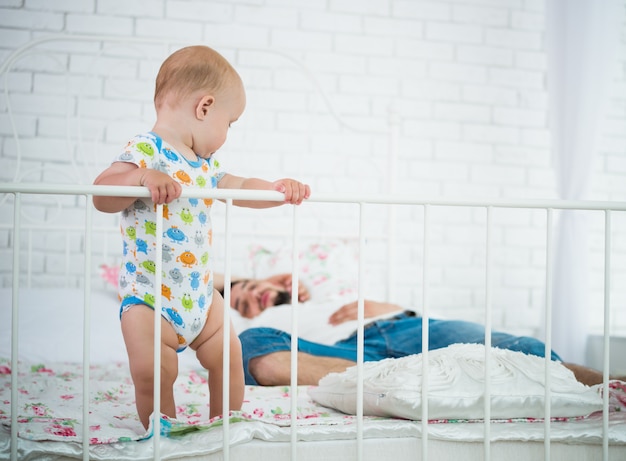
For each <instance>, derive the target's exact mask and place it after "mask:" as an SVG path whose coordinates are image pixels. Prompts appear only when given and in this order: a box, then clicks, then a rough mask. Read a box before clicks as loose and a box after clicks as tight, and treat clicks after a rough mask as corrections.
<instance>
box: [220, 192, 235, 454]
mask: <svg viewBox="0 0 626 461" xmlns="http://www.w3.org/2000/svg"><path fill="white" fill-rule="evenodd" d="M232 208H233V199H232V198H229V199H226V210H225V216H224V233H225V234H226V235H225V236H224V243H225V245H226V248H225V252H224V259H225V261H224V264H225V267H224V325H223V331H224V333H223V340H224V343H223V346H222V350H223V358H222V422H223V425H222V431H223V432H222V433H223V437H222V450H223V454H224V457H223V459H224V461H228V460H229V459H230V306H231V302H230V280H231V271H232V268H231V259H232V231H231V226H230V221H231V215H232Z"/></svg>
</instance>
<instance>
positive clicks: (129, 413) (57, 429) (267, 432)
mask: <svg viewBox="0 0 626 461" xmlns="http://www.w3.org/2000/svg"><path fill="white" fill-rule="evenodd" d="M18 377H19V378H18V387H19V388H18V395H19V397H18V412H19V414H18V425H19V427H18V436H19V437H20V438H23V439H28V440H31V441H64V442H77V443H80V442H81V441H82V433H83V429H84V427H85V424H83V422H82V419H83V410H82V403H83V395H82V393H83V390H82V388H83V373H82V364H76V363H48V364H43V363H20V364H19V369H18ZM89 378H90V381H89V382H90V386H89V387H90V389H89V392H90V398H89V401H90V409H89V422H88V430H89V437H90V443H91V444H92V445H102V444H119V443H124V442H129V443H131V442H133V441H141V440H145V439H148V438H150V436H151V430H148V431H146V430H144V428H143V427H142V426H141V424H140V423H139V421H138V419H137V416H136V410H135V404H134V390H133V386H132V383H131V380H130V374H129V371H128V367H127V364H125V363H111V364H106V365H97V366H91V367H90V370H89ZM206 378H207V376H206V372H205V371H204V370H196V369H187V370H184V371H182V372H181V373H180V375H179V377H178V380H177V381H176V385H175V395H176V399H177V419H176V420H171V419H168V418H166V417H162V418H161V429H162V433H163V435H164V436H165V437H167V438H172V439H175V438H180V437H183V438H184V437H185V436H186V435H187V434H189V433H192V432H193V433H197V432H204V433H207V434H210V433H212V432H215V433H217V432H220V431H221V428H222V426H223V421H222V419H221V418H214V419H210V418H209V416H208V415H209V409H208V395H207V393H208V386H207V382H206ZM597 390H598V392H601V391H602V388H601V386H598V387H597ZM290 408H291V395H290V388H289V387H258V386H248V387H247V388H246V398H245V402H244V405H243V408H242V410H241V411H240V412H233V413H231V415H230V422H231V427H232V428H233V435H234V439H233V442H234V443H239V442H245V441H246V440H251V439H253V438H257V439H263V440H274V441H288V440H290V434H291V416H290ZM10 411H11V363H10V361H9V360H8V359H4V358H0V422H1V423H2V426H3V427H4V431H3V432H5V433H7V434H8V432H9V430H8V429H9V427H10V424H11V415H10ZM297 411H298V415H297V418H298V420H297V427H298V439H299V440H330V439H346V438H353V437H354V434H355V433H356V427H357V419H356V417H355V416H352V415H346V414H343V413H340V412H338V411H336V410H333V409H329V408H325V407H322V406H320V405H318V404H316V403H315V402H314V401H313V400H311V399H310V398H309V396H308V394H307V387H304V386H301V387H299V388H298V396H297ZM609 411H610V441H611V443H618V444H626V383H624V382H621V381H612V382H611V383H610V404H609ZM492 423H493V424H492V429H491V435H492V437H493V438H494V440H498V439H500V440H505V439H509V440H510V439H514V440H542V438H543V434H544V425H543V422H542V421H541V420H536V419H517V420H496V421H492ZM363 424H364V436H365V437H416V436H419V434H420V432H421V422H419V421H405V420H398V419H388V418H380V417H365V419H364V423H363ZM482 426H483V425H482V421H468V420H436V421H431V424H429V426H428V427H429V437H434V438H442V439H449V438H454V439H456V440H466V441H478V440H482V436H483V434H484V429H483V427H482ZM551 431H552V437H553V440H560V441H568V440H569V441H576V442H578V443H581V442H588V443H600V441H601V437H602V414H601V412H600V413H594V414H592V415H589V416H586V417H577V418H567V419H562V418H561V419H559V420H554V421H553V422H552V423H551ZM215 435H217V434H215ZM211 439H213V440H214V445H215V446H209V445H205V447H206V450H207V452H210V451H215V450H219V449H220V448H221V447H222V443H223V442H222V440H221V436H220V437H217V436H212V437H211Z"/></svg>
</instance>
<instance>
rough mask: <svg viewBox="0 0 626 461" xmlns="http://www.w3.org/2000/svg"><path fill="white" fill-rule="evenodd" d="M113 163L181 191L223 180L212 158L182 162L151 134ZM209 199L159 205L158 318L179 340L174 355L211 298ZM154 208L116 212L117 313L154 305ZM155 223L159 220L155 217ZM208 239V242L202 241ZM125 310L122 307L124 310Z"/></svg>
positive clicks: (146, 204)
mask: <svg viewBox="0 0 626 461" xmlns="http://www.w3.org/2000/svg"><path fill="white" fill-rule="evenodd" d="M115 160H116V161H123V162H130V163H134V164H135V165H137V166H139V167H146V168H152V169H154V170H157V171H160V172H162V173H164V174H167V175H168V176H169V177H170V178H173V179H174V180H175V181H177V182H179V183H180V184H181V185H182V186H183V187H187V186H194V185H196V186H199V187H206V188H214V187H217V183H218V181H219V179H220V178H221V176H222V175H223V173H222V171H221V168H220V167H219V164H218V163H217V161H215V159H213V158H211V159H197V160H194V161H192V160H185V159H184V157H183V156H182V155H181V154H180V153H179V152H177V151H176V149H174V148H173V147H172V146H170V145H168V144H167V143H166V142H165V141H164V140H162V139H161V138H160V137H159V136H157V135H156V134H155V133H151V132H149V133H145V134H141V135H138V136H136V137H135V138H133V139H132V140H131V141H130V142H129V143H128V145H127V146H126V148H125V149H124V150H123V152H122V153H121V155H118V156H117V158H116V159H115ZM212 204H213V200H212V199H203V198H196V197H186V198H177V199H174V200H173V201H171V202H169V203H167V204H164V205H163V206H162V210H163V211H162V213H163V214H162V217H163V220H164V223H167V224H166V225H164V227H163V230H162V231H161V233H162V235H163V243H162V247H161V248H162V252H161V255H162V262H163V274H162V275H163V280H162V281H161V293H160V296H161V300H162V306H163V309H164V310H163V316H164V318H165V319H167V320H169V322H170V323H171V325H172V326H173V327H174V329H175V331H176V334H177V335H178V337H179V343H180V347H179V350H182V349H184V348H185V347H187V345H188V344H189V343H191V342H192V341H193V340H194V339H195V337H196V336H197V334H198V333H199V332H200V331H201V330H202V328H203V326H204V322H205V321H206V317H207V311H208V309H209V308H210V306H211V301H212V295H213V288H212V286H213V277H212V273H211V271H210V270H209V259H210V258H209V255H210V254H211V251H210V246H211V237H212V231H211V219H210V214H209V213H210V211H211V206H212ZM156 211H157V206H156V205H155V204H154V203H152V201H151V200H150V198H148V197H141V198H138V199H137V200H135V201H134V203H133V204H132V205H130V206H129V207H128V208H127V209H126V210H123V212H122V213H121V229H122V236H123V240H124V248H123V249H124V252H123V253H124V254H123V262H122V267H123V268H124V271H123V273H122V274H120V279H119V289H120V299H122V310H124V309H126V308H130V306H132V305H135V304H147V305H149V306H154V304H155V301H156V299H155V293H154V287H155V286H158V285H156V283H155V282H156V280H155V277H156V273H155V271H156V261H155V255H156V252H155V248H156V237H157V229H156V228H157V224H156V223H157V216H156ZM159 218H160V217H159ZM207 237H208V238H207ZM127 306H128V307H127Z"/></svg>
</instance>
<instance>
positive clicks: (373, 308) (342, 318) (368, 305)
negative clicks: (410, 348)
mask: <svg viewBox="0 0 626 461" xmlns="http://www.w3.org/2000/svg"><path fill="white" fill-rule="evenodd" d="M403 310H404V309H402V308H401V307H400V306H398V305H397V304H391V303H383V302H378V301H369V300H367V299H366V300H364V302H363V316H364V317H365V318H370V317H378V316H379V315H383V314H389V313H392V312H402V311H403ZM357 316H358V301H354V302H351V303H348V304H346V305H344V306H341V307H340V308H339V309H338V310H336V311H335V312H334V313H333V314H332V315H331V316H330V317H329V319H328V323H330V324H331V325H339V324H340V323H343V322H347V321H349V320H357Z"/></svg>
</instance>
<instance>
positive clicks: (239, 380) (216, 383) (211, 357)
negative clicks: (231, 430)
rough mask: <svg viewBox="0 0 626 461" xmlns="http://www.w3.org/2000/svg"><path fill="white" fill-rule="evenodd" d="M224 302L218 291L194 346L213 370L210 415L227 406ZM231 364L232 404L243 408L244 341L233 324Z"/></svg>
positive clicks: (220, 411) (210, 381) (230, 388)
mask: <svg viewBox="0 0 626 461" xmlns="http://www.w3.org/2000/svg"><path fill="white" fill-rule="evenodd" d="M223 320H224V303H223V299H222V297H221V296H220V295H219V293H217V292H214V294H213V302H212V304H211V309H210V311H209V315H208V317H207V323H206V324H205V326H204V328H203V329H202V332H201V333H200V335H199V336H198V337H197V338H196V340H195V341H194V342H193V343H191V345H190V347H191V348H192V349H194V350H195V351H196V356H197V357H198V361H199V362H200V364H201V365H202V366H203V367H204V368H206V369H207V370H208V371H209V405H210V416H211V417H212V418H213V417H215V416H220V415H222V414H223V412H224V409H223V405H222V392H223V388H224V387H223V380H224V372H223V371H224V368H223V360H224V326H223ZM229 328H230V342H229V344H230V348H229V349H230V355H229V357H230V368H229V374H230V376H229V400H230V402H229V407H230V410H240V409H241V405H242V403H243V396H244V391H245V384H244V374H243V360H242V357H241V343H240V342H239V338H238V337H237V334H236V333H235V330H234V329H233V327H232V325H230V327H229Z"/></svg>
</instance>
